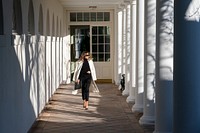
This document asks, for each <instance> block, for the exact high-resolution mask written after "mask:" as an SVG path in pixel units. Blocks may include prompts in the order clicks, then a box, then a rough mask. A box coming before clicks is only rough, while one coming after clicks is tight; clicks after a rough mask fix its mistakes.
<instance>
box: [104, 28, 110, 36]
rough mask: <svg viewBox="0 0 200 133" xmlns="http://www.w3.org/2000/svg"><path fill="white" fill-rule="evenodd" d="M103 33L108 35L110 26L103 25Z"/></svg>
mask: <svg viewBox="0 0 200 133" xmlns="http://www.w3.org/2000/svg"><path fill="white" fill-rule="evenodd" d="M105 34H106V35H110V27H108V26H105Z"/></svg>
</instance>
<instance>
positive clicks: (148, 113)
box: [139, 0, 156, 125]
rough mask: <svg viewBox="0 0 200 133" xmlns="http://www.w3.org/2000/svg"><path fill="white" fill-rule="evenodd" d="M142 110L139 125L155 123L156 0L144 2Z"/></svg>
mask: <svg viewBox="0 0 200 133" xmlns="http://www.w3.org/2000/svg"><path fill="white" fill-rule="evenodd" d="M145 9H146V10H145V32H144V33H145V48H144V64H145V65H144V75H145V76H144V110H143V116H142V117H141V118H140V120H139V123H140V124H141V125H154V123H155V112H154V111H155V62H156V51H155V50H156V49H155V48H156V0H147V1H146V2H145Z"/></svg>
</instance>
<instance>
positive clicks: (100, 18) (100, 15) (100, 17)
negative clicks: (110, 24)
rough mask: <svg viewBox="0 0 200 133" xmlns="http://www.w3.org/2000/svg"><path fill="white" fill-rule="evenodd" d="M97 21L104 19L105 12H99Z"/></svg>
mask: <svg viewBox="0 0 200 133" xmlns="http://www.w3.org/2000/svg"><path fill="white" fill-rule="evenodd" d="M97 21H103V12H97Z"/></svg>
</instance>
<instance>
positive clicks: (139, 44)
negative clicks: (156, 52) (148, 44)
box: [132, 0, 144, 112]
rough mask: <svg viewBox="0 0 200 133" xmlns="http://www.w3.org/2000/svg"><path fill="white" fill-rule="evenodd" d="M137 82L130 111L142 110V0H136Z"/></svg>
mask: <svg viewBox="0 0 200 133" xmlns="http://www.w3.org/2000/svg"><path fill="white" fill-rule="evenodd" d="M136 41H137V51H138V53H137V73H136V75H137V79H136V80H137V84H136V94H135V96H136V97H135V104H134V105H133V107H132V111H133V112H135V111H139V112H143V93H144V0H137V37H136Z"/></svg>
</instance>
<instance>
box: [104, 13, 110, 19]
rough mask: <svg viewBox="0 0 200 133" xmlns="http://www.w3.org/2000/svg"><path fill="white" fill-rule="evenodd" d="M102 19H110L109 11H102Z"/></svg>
mask: <svg viewBox="0 0 200 133" xmlns="http://www.w3.org/2000/svg"><path fill="white" fill-rule="evenodd" d="M104 21H110V13H109V12H104Z"/></svg>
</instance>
